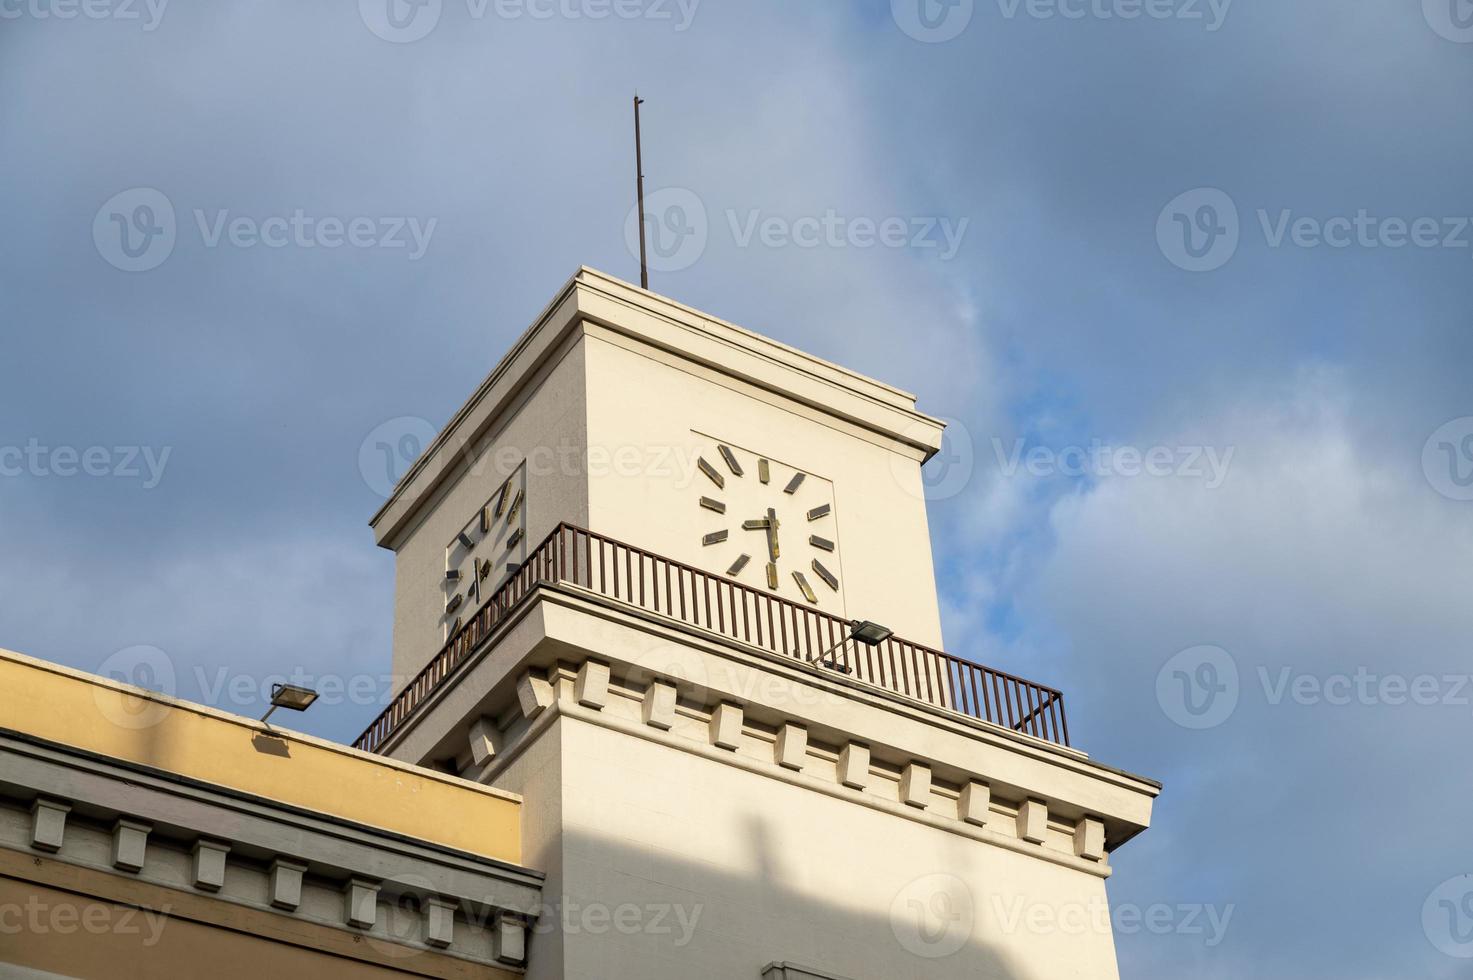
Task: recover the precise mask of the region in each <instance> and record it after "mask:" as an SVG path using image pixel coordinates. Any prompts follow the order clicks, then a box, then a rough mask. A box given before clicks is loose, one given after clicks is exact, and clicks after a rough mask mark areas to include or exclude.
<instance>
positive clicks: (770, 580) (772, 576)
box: [767, 562, 777, 589]
mask: <svg viewBox="0 0 1473 980" xmlns="http://www.w3.org/2000/svg"><path fill="white" fill-rule="evenodd" d="M767 587H768V588H769V589H775V588H777V566H776V565H774V564H773V563H772V562H768V563H767Z"/></svg>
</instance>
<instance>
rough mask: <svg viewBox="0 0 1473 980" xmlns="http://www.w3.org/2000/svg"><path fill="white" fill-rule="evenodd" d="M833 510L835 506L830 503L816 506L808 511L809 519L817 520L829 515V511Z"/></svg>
mask: <svg viewBox="0 0 1473 980" xmlns="http://www.w3.org/2000/svg"><path fill="white" fill-rule="evenodd" d="M831 510H833V508H832V507H830V506H829V505H828V504H824V505H823V506H821V507H815V508H813V509H812V510H810V511H809V512H808V519H809V520H810V521H816V520H818V519H819V518H820V517H828V516H829V511H831Z"/></svg>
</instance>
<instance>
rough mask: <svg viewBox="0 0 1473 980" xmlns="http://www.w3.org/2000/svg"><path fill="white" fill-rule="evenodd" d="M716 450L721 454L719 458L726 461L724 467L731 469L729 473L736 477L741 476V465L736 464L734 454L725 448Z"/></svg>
mask: <svg viewBox="0 0 1473 980" xmlns="http://www.w3.org/2000/svg"><path fill="white" fill-rule="evenodd" d="M716 449H717V451H718V452H720V453H721V458H722V459H724V460H726V465H727V466H728V467H729V468H730V469H731V472H732V473H733V474H734V475H736V476H741V475H742V464H741V463H738V462H737V458H736V454H735V453H733V452H732V451H731V450H730V449H729V448H728V447H726V446H717V447H716Z"/></svg>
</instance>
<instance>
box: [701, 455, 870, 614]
mask: <svg viewBox="0 0 1473 980" xmlns="http://www.w3.org/2000/svg"><path fill="white" fill-rule="evenodd" d="M696 468H697V472H696V476H695V487H694V490H695V496H696V498H697V499H696V501H695V504H696V506H698V507H699V508H700V510H701V514H702V516H703V518H704V519H703V521H702V524H703V526H704V527H705V528H706V529H705V530H704V531H702V533H701V547H702V549H703V553H705V554H707V555H708V562H707V564H708V565H711V566H713V567H715V568H716V569H717V570H718V571H720V572H722V573H723V574H725V575H727V576H729V577H730V578H733V579H735V580H737V581H739V582H742V583H743V584H746V585H750V586H754V587H758V588H762V589H766V590H769V591H771V592H774V593H777V594H779V595H783V596H786V597H787V598H790V599H794V600H796V601H798V602H802V603H806V604H808V605H813V606H820V607H822V608H825V609H828V610H830V611H836V612H840V613H842V611H843V583H842V582H841V580H840V576H839V536H838V519H837V517H836V516H835V514H834V488H833V484H831V483H829V481H828V480H825V479H823V478H822V477H819V476H815V475H814V474H812V473H807V472H805V471H803V470H801V469H798V468H796V467H794V466H792V465H789V464H787V463H782V462H779V461H777V460H775V459H772V458H771V457H768V456H763V455H761V454H759V453H755V452H751V451H749V450H746V449H741V448H739V447H737V446H733V445H731V444H730V443H724V442H718V441H716V440H714V439H706V438H704V437H703V439H702V441H701V443H700V448H699V450H698V455H697V457H696Z"/></svg>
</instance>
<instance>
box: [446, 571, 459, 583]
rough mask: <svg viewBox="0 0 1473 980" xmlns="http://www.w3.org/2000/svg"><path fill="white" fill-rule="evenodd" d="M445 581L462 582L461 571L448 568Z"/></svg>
mask: <svg viewBox="0 0 1473 980" xmlns="http://www.w3.org/2000/svg"><path fill="white" fill-rule="evenodd" d="M445 581H447V582H459V581H460V569H458V568H448V569H446V570H445Z"/></svg>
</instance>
